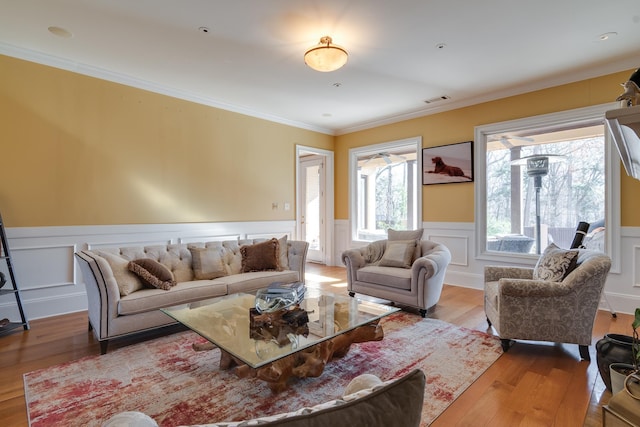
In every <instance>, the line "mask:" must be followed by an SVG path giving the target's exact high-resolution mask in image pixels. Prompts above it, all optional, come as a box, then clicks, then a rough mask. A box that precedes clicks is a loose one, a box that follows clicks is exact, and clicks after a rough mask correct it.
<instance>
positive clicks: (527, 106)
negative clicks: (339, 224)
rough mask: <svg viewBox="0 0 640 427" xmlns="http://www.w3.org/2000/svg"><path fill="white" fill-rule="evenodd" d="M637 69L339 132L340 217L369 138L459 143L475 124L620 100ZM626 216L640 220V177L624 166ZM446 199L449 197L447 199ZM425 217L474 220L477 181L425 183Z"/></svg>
mask: <svg viewBox="0 0 640 427" xmlns="http://www.w3.org/2000/svg"><path fill="white" fill-rule="evenodd" d="M632 72H633V70H629V71H625V72H621V73H616V74H611V75H607V76H602V77H598V78H594V79H589V80H584V81H580V82H576V83H572V84H567V85H563V86H558V87H554V88H550V89H545V90H540V91H536V92H531V93H527V94H524V95H518V96H513V97H509V98H504V99H500V100H496V101H492V102H486V103H482V104H477V105H473V106H470V107H466V108H460V109H457V110H453V111H447V112H443V113H439V114H433V115H430V116H425V117H421V118H417V119H412V120H406V121H403V122H399V123H394V124H390V125H386V126H381V127H377V128H374V129H368V130H364V131H361V132H354V133H350V134H347V135H341V136H338V137H337V138H336V145H335V147H336V148H335V152H336V154H335V156H336V200H335V213H336V219H347V218H348V216H349V200H348V169H349V166H348V154H349V149H350V148H354V147H360V146H364V145H369V144H376V143H381V142H388V141H395V140H400V139H404V138H409V137H415V136H422V146H423V147H425V148H426V147H434V146H438V145H445V144H453V143H456V142H463V141H470V140H473V139H474V127H475V126H478V125H484V124H489V123H497V122H501V121H505V120H513V119H519V118H523V117H530V116H535V115H539V114H547V113H552V112H557V111H563V110H571V109H574V108H580V107H587V106H591V105H598V104H604V103H607V102H611V101H613V100H615V98H616V97H617V96H618V95H619V94H620V93H622V88H621V86H620V83H622V82H625V81H626V80H627V79H628V78H629V76H630V75H631V73H632ZM622 170H623V172H622V174H621V175H622V177H621V198H622V203H621V205H622V206H621V222H622V225H623V226H634V227H635V226H640V215H638V214H637V212H640V182H639V181H637V180H634V179H632V178H629V177H628V176H627V175H626V174H625V173H624V168H623V169H622ZM445 202H446V203H445ZM422 204H423V213H422V217H423V220H424V221H429V222H473V221H474V184H473V183H468V184H467V183H461V184H448V185H428V186H423V187H422Z"/></svg>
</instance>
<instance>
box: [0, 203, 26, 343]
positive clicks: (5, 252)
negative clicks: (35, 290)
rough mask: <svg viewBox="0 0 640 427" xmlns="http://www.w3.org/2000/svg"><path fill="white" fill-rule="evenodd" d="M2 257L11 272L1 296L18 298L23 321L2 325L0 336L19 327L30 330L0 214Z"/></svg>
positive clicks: (0, 255) (0, 256)
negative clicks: (9, 295)
mask: <svg viewBox="0 0 640 427" xmlns="http://www.w3.org/2000/svg"><path fill="white" fill-rule="evenodd" d="M0 259H1V260H3V261H4V262H6V263H7V271H8V272H9V277H5V279H6V283H5V284H4V286H3V287H2V288H0V296H2V295H8V294H13V296H14V298H15V300H16V305H17V306H18V311H19V312H20V318H21V320H22V321H21V322H9V323H7V324H5V325H2V326H0V336H3V335H6V334H8V333H10V332H12V331H14V330H16V329H19V328H23V329H24V330H25V331H26V330H29V321H28V320H27V317H26V316H25V314H24V309H23V308H22V300H21V297H20V289H18V284H17V282H16V275H15V273H14V271H13V262H12V261H11V250H10V249H9V244H8V242H7V234H6V233H5V230H4V221H3V220H2V215H0ZM2 319H4V317H3V316H2V315H0V320H2Z"/></svg>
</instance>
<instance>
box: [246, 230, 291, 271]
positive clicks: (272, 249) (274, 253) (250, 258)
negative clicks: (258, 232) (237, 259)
mask: <svg viewBox="0 0 640 427" xmlns="http://www.w3.org/2000/svg"><path fill="white" fill-rule="evenodd" d="M240 254H241V255H242V273H248V272H250V271H265V270H275V271H282V267H281V266H280V242H278V239H275V238H274V239H270V240H267V241H265V242H260V243H256V244H253V245H243V246H241V247H240Z"/></svg>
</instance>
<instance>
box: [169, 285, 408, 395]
mask: <svg viewBox="0 0 640 427" xmlns="http://www.w3.org/2000/svg"><path fill="white" fill-rule="evenodd" d="M254 305H255V296H254V295H251V294H243V293H238V294H232V295H227V296H224V297H219V298H213V299H208V300H203V301H198V302H194V303H190V304H182V305H178V306H174V307H168V308H164V309H162V311H163V312H164V313H166V314H167V315H169V316H171V317H172V318H174V319H175V320H177V321H178V322H180V323H182V324H184V325H185V326H187V327H188V328H189V329H191V330H193V331H194V332H196V333H198V334H199V335H201V336H202V337H204V338H206V339H207V340H208V341H209V342H211V343H212V344H214V345H215V346H217V347H219V348H220V350H221V356H220V368H221V369H231V368H235V370H236V373H237V374H238V376H240V377H247V376H256V377H258V378H260V379H263V380H265V381H267V382H268V383H269V386H270V387H271V389H272V390H273V391H274V392H277V391H281V390H283V389H284V388H286V387H287V381H288V379H289V378H290V377H291V376H295V377H299V378H304V377H317V376H319V375H321V374H322V371H323V370H324V366H325V364H326V363H327V362H328V361H329V360H331V359H332V358H334V357H342V356H344V355H345V354H347V352H348V351H349V348H350V346H351V344H352V343H358V342H366V341H377V340H381V339H382V338H383V336H384V333H383V331H382V326H380V325H379V321H380V319H381V318H383V317H385V316H388V315H389V314H391V313H394V312H396V311H399V309H398V308H396V307H390V306H386V305H382V304H376V303H373V302H369V301H362V300H359V299H357V298H352V297H349V296H347V295H337V294H333V293H329V292H325V291H322V290H319V289H307V290H306V292H305V296H304V299H303V300H302V301H301V302H300V304H299V306H296V307H293V308H292V307H290V308H288V309H283V310H279V311H277V312H274V313H262V314H260V313H258V312H257V311H255V308H254ZM252 309H253V310H252ZM194 348H195V347H194ZM210 348H213V346H210Z"/></svg>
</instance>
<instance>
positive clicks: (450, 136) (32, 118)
mask: <svg viewBox="0 0 640 427" xmlns="http://www.w3.org/2000/svg"><path fill="white" fill-rule="evenodd" d="M632 71H633V70H629V71H626V72H621V73H616V74H612V75H607V76H603V77H599V78H595V79H590V80H585V81H581V82H577V83H572V84H568V85H563V86H559V87H555V88H550V89H546V90H540V91H536V92H532V93H528V94H525V95H519V96H514V97H510V98H505V99H500V100H497V101H492V102H487V103H483V104H478V105H474V106H471V107H466V108H460V109H457V110H453V111H448V112H444V113H439V114H434V115H430V116H425V117H421V118H417V119H412V120H406V121H403V122H400V123H395V124H391V125H387V126H380V127H377V128H373V129H368V130H365V131H361V132H354V133H351V134H348V135H341V136H338V137H335V138H334V137H332V136H329V135H324V134H320V133H317V132H312V131H306V130H302V129H298V128H294V127H290V126H285V125H280V124H276V123H272V122H268V121H265V120H261V119H256V118H253V117H248V116H244V115H241V114H237V113H232V112H228V111H224V110H220V109H217V108H212V107H207V106H204V105H200V104H196V103H192V102H188V101H183V100H179V99H175V98H171V97H168V96H164V95H159V94H154V93H151V92H147V91H144V90H140V89H135V88H132V87H128V86H124V85H120V84H116V83H111V82H108V81H104V80H100V79H95V78H91V77H87V76H82V75H78V74H75V73H72V72H68V71H64V70H59V69H56V68H51V67H47V66H43V65H39V64H34V63H31V62H26V61H22V60H18V59H15V58H10V57H6V56H1V55H0V124H1V131H0V132H2V133H1V135H2V139H1V140H0V144H1V147H2V151H0V159H2V163H1V164H2V169H1V170H2V177H1V178H0V210H1V211H2V215H3V217H4V220H5V223H6V225H7V226H9V227H25V226H65V225H110V224H141V223H177V222H216V221H267V220H290V219H294V212H295V210H293V209H292V210H290V211H283V210H282V204H283V202H285V201H288V202H290V203H291V204H292V206H293V205H294V203H295V176H294V173H295V171H294V169H295V145H296V144H302V145H306V146H312V147H316V148H322V149H326V150H335V161H336V164H335V171H336V172H335V196H336V197H335V216H336V219H348V214H349V208H348V187H349V186H348V179H347V178H348V177H347V174H348V151H349V149H350V148H352V147H359V146H363V145H369V144H375V143H380V142H387V141H393V140H399V139H403V138H409V137H414V136H422V138H423V147H432V146H437V145H444V144H452V143H456V142H462V141H468V140H472V139H473V137H474V134H473V131H474V126H477V125H482V124H488V123H495V122H500V121H504V120H511V119H517V118H522V117H529V116H532V115H537V114H545V113H550V112H556V111H562V110H569V109H573V108H579V107H585V106H589V105H596V104H602V103H606V102H610V101H612V100H613V99H615V97H616V96H617V95H619V94H620V93H621V87H620V83H621V82H624V81H626V80H627V78H628V76H629V75H630V74H631V72H632ZM621 181H622V182H621V193H622V206H621V211H622V212H621V217H622V218H621V220H622V225H624V226H640V215H637V212H639V211H640V197H639V196H640V182H639V181H637V180H634V179H631V178H629V177H628V176H627V175H626V174H625V173H624V172H622V177H621ZM422 191H423V193H422V196H423V220H424V221H435V222H439V221H444V222H473V220H474V188H473V184H449V185H430V186H423V187H422ZM442 201H446V203H442ZM272 202H278V203H279V206H280V209H278V210H272V209H271V203H272Z"/></svg>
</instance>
